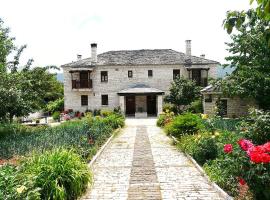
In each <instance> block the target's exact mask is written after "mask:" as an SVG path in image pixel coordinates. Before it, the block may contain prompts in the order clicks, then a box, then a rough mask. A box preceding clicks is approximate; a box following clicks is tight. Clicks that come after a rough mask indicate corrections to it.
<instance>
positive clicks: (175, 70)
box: [173, 69, 181, 80]
mask: <svg viewBox="0 0 270 200" xmlns="http://www.w3.org/2000/svg"><path fill="white" fill-rule="evenodd" d="M175 72H177V73H175ZM178 72H179V73H178ZM177 75H178V76H179V77H180V76H181V71H180V69H173V80H175V79H177Z"/></svg>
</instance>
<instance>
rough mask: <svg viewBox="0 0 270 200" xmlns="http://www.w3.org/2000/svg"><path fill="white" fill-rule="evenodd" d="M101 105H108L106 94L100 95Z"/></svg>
mask: <svg viewBox="0 0 270 200" xmlns="http://www.w3.org/2000/svg"><path fill="white" fill-rule="evenodd" d="M101 105H102V106H107V105H109V98H108V95H107V94H103V95H101Z"/></svg>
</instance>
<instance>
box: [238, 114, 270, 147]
mask: <svg viewBox="0 0 270 200" xmlns="http://www.w3.org/2000/svg"><path fill="white" fill-rule="evenodd" d="M241 126H242V128H241V131H242V133H244V135H245V137H246V138H248V139H250V140H251V141H252V142H253V143H254V144H264V143H266V142H269V141H270V113H269V112H264V111H262V110H252V111H251V113H250V115H249V116H248V119H247V120H246V122H245V123H243V124H242V125H241Z"/></svg>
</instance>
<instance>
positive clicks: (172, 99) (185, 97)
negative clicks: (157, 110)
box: [165, 77, 200, 112]
mask: <svg viewBox="0 0 270 200" xmlns="http://www.w3.org/2000/svg"><path fill="white" fill-rule="evenodd" d="M199 94H200V90H199V87H198V86H196V83H195V82H194V81H192V80H189V79H186V78H183V77H178V78H177V79H175V80H174V81H173V82H172V84H171V87H170V94H169V95H168V96H166V97H165V101H166V102H168V103H172V104H174V105H175V106H176V108H177V110H178V112H181V111H182V110H185V109H186V107H187V105H189V104H191V103H192V102H193V101H194V100H196V99H197V98H198V97H199Z"/></svg>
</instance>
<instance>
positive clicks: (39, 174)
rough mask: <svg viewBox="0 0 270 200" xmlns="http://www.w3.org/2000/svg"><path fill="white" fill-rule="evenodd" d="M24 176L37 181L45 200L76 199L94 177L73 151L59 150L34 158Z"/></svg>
mask: <svg viewBox="0 0 270 200" xmlns="http://www.w3.org/2000/svg"><path fill="white" fill-rule="evenodd" d="M21 168H22V169H21V173H22V174H23V175H24V176H26V177H27V176H33V177H35V181H34V187H35V188H40V193H41V199H63V200H64V199H70V200H71V199H76V198H78V197H79V196H80V195H82V194H83V192H84V191H85V190H86V188H87V185H88V183H89V182H90V181H91V178H92V177H91V174H90V172H89V170H88V167H87V165H86V163H84V162H82V160H81V157H80V156H79V155H77V154H76V153H74V151H72V150H64V149H55V150H53V151H48V152H44V153H43V154H41V155H38V154H37V155H34V156H32V157H30V158H28V159H27V160H26V161H24V162H23V163H22V166H21Z"/></svg>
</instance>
